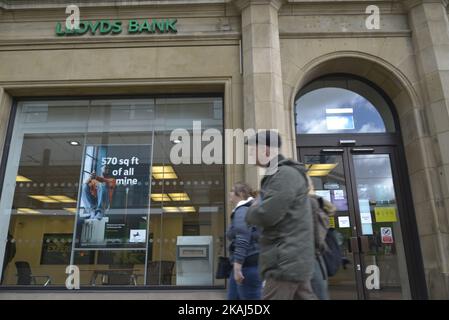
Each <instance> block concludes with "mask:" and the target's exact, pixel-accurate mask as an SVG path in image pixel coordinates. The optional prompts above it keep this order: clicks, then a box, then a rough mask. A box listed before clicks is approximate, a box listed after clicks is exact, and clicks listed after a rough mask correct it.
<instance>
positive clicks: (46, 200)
mask: <svg viewBox="0 0 449 320" xmlns="http://www.w3.org/2000/svg"><path fill="white" fill-rule="evenodd" d="M29 197H30V198H32V199H34V200H38V201H41V202H44V203H58V202H59V201H58V200H55V199H51V198H49V197H47V196H41V195H32V196H29Z"/></svg>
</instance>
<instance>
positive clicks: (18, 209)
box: [17, 208, 41, 214]
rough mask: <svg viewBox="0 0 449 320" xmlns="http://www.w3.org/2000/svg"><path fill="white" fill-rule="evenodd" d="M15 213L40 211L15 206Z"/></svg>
mask: <svg viewBox="0 0 449 320" xmlns="http://www.w3.org/2000/svg"><path fill="white" fill-rule="evenodd" d="M17 213H32V214H36V213H41V212H40V211H37V210H34V209H30V208H17Z"/></svg>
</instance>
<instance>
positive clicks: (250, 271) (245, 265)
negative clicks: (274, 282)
mask: <svg viewBox="0 0 449 320" xmlns="http://www.w3.org/2000/svg"><path fill="white" fill-rule="evenodd" d="M253 196H254V193H253V191H252V189H251V187H250V186H249V185H248V184H246V183H243V182H237V183H235V184H234V186H233V187H232V190H231V192H230V194H229V200H230V202H231V204H232V205H233V206H234V210H232V213H231V223H230V226H229V228H228V231H227V232H226V236H227V238H228V240H229V242H230V245H229V261H230V263H231V265H232V269H231V274H230V276H229V280H228V281H229V282H228V283H229V285H228V299H229V300H260V299H261V295H262V280H261V279H260V276H259V271H258V260H259V244H258V240H259V231H258V229H257V228H256V227H255V226H251V225H248V224H247V223H246V221H245V218H246V213H247V211H248V208H249V207H250V206H251V205H252V204H253V202H254V198H253Z"/></svg>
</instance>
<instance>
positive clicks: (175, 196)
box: [168, 192, 190, 201]
mask: <svg viewBox="0 0 449 320" xmlns="http://www.w3.org/2000/svg"><path fill="white" fill-rule="evenodd" d="M168 195H169V196H170V198H171V199H172V200H173V201H189V200H190V198H189V195H188V194H187V193H185V192H176V193H169V194H168Z"/></svg>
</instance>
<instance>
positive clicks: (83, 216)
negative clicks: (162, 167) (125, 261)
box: [74, 144, 152, 249]
mask: <svg viewBox="0 0 449 320" xmlns="http://www.w3.org/2000/svg"><path fill="white" fill-rule="evenodd" d="M151 153H152V148H151V145H108V144H102V145H86V146H85V151H84V158H83V165H82V168H81V175H80V183H79V199H78V201H79V203H78V214H77V224H76V236H75V242H74V246H75V248H79V249H86V248H90V249H94V248H128V247H129V248H144V247H145V246H146V243H145V241H146V234H143V233H142V232H139V234H142V236H141V237H133V236H131V233H130V231H131V230H139V231H146V228H147V221H148V220H147V219H146V218H147V214H148V206H149V186H150V183H151V181H150V164H151Z"/></svg>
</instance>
